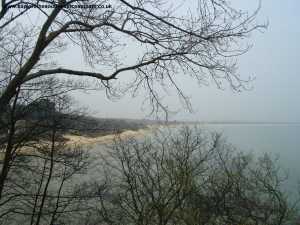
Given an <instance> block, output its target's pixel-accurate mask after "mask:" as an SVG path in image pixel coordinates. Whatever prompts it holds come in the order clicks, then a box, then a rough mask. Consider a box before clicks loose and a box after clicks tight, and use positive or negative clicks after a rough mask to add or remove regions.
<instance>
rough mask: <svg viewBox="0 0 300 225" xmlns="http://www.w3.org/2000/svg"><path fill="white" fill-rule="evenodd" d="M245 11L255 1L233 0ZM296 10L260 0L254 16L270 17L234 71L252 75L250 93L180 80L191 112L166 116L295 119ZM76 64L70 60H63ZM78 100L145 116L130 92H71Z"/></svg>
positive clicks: (99, 112) (109, 113)
mask: <svg viewBox="0 0 300 225" xmlns="http://www.w3.org/2000/svg"><path fill="white" fill-rule="evenodd" d="M234 4H238V5H239V6H241V7H242V8H244V9H250V10H251V9H254V8H255V7H256V6H257V1H253V0H247V1H246V0H243V1H239V0H235V1H234ZM299 8H300V1H299V0H286V1H279V0H262V8H261V11H260V14H259V17H258V20H259V21H260V22H262V23H264V22H266V21H269V27H268V29H267V30H266V32H264V33H263V34H261V33H256V34H255V35H253V36H252V37H251V39H250V40H249V42H251V43H253V44H254V46H253V48H252V49H251V50H250V52H248V53H247V54H246V55H243V56H242V57H240V60H239V72H240V73H241V74H242V76H244V77H248V76H250V75H254V76H255V77H256V80H255V81H254V82H253V83H252V84H253V86H254V89H253V90H252V91H244V92H242V93H233V92H232V91H231V90H230V89H228V88H227V90H225V91H222V90H218V89H217V88H216V87H215V85H213V84H212V85H210V86H209V87H205V86H203V87H201V88H199V87H198V86H197V85H196V84H195V82H194V81H192V80H187V79H185V78H183V80H182V84H183V89H184V91H185V93H186V94H187V95H188V96H190V97H191V102H192V105H193V108H194V113H192V114H191V113H188V112H187V111H185V110H184V109H181V110H180V112H178V113H177V114H176V115H173V116H172V117H171V119H177V120H250V121H294V122H300V118H299V115H300V106H299V96H300V76H299V75H300V66H299V64H300V62H299V58H300V57H299V52H300V43H299V40H300V24H299V23H300V13H299V12H298V11H299ZM68 60H69V61H70V62H71V61H72V64H74V63H76V62H74V60H73V59H72V58H70V59H68ZM76 98H77V100H78V101H79V103H80V104H83V105H85V106H88V107H89V108H90V110H91V111H92V112H93V115H96V116H100V117H126V118H145V116H146V115H147V114H146V113H145V111H144V110H143V109H142V108H141V106H142V100H143V99H142V98H140V97H137V98H134V99H132V98H131V97H130V96H127V97H124V98H122V99H120V100H118V101H115V102H112V101H109V100H107V99H106V98H105V95H104V93H103V92H92V93H90V94H88V95H86V94H82V93H81V94H76ZM168 102H169V105H170V107H171V108H172V109H180V106H179V105H178V101H176V96H174V97H168Z"/></svg>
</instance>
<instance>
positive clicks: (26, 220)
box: [0, 95, 97, 225]
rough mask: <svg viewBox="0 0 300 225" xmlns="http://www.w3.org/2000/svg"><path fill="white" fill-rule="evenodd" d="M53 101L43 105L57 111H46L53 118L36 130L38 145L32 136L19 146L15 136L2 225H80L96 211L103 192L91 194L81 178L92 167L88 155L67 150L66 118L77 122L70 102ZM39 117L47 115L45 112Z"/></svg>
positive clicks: (65, 99)
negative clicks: (93, 203)
mask: <svg viewBox="0 0 300 225" xmlns="http://www.w3.org/2000/svg"><path fill="white" fill-rule="evenodd" d="M50 99H51V100H52V101H51V102H42V103H43V104H44V103H47V104H49V103H53V107H49V108H46V110H47V111H46V112H45V113H47V115H44V116H43V120H42V121H38V122H37V121H35V123H34V125H35V126H34V128H35V129H37V128H39V132H38V133H36V134H38V137H37V141H35V138H32V137H31V139H29V138H28V139H27V140H26V142H25V141H24V143H23V144H22V143H21V142H16V143H15V141H16V140H15V139H16V137H14V140H13V141H14V142H13V145H12V146H13V151H12V152H11V157H10V161H9V163H8V165H7V173H6V174H4V173H2V174H3V175H2V176H1V179H3V186H2V189H1V194H2V195H1V200H0V211H1V213H0V222H2V223H3V224H30V225H33V224H35V225H39V224H49V225H53V224H57V223H60V222H59V221H64V222H66V221H72V220H74V221H75V222H79V221H82V220H80V217H79V215H81V216H84V215H85V214H86V213H88V212H91V210H92V209H93V206H92V204H91V200H93V199H95V198H96V197H97V192H92V191H89V188H88V187H87V185H88V183H83V182H82V179H81V176H82V175H84V174H85V173H86V169H87V167H88V165H89V164H90V163H91V162H90V161H89V160H88V155H87V152H86V151H84V149H83V148H82V147H81V146H70V145H66V143H65V141H66V140H65V139H64V138H63V134H64V133H65V131H66V129H68V127H66V119H69V120H71V119H76V118H75V117H72V115H71V114H70V111H69V107H70V105H69V98H68V97H66V96H61V95H55V96H51V98H50ZM43 107H45V106H43ZM43 109H44V110H45V108H43ZM67 112H68V114H67ZM38 113H39V115H41V114H43V111H42V108H39V112H38ZM31 122H32V121H31ZM37 124H38V125H39V126H38V125H37ZM31 128H33V126H32V127H31ZM26 133H27V134H28V133H29V132H28V131H26ZM33 134H34V133H31V135H33ZM28 136H29V137H30V135H28ZM5 163H6V162H5V161H4V162H3V168H6V167H5V165H6V164H5ZM2 171H3V170H2ZM4 175H5V176H4ZM76 216H78V217H77V218H78V219H77V221H76V220H75V219H74V218H76ZM74 221H73V223H72V222H69V223H70V224H71V223H72V224H76V223H75V222H74Z"/></svg>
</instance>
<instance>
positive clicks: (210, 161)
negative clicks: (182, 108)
mask: <svg viewBox="0 0 300 225" xmlns="http://www.w3.org/2000/svg"><path fill="white" fill-rule="evenodd" d="M103 160H104V162H105V163H104V168H105V171H106V177H107V188H106V191H103V193H102V198H101V207H99V208H100V209H99V214H101V216H102V217H103V219H104V221H105V224H124V223H126V224H159V225H167V224H186V225H192V224H199V225H204V224H206V225H211V224H234V225H238V224H249V225H252V224H253V225H254V224H261V225H266V224H270V225H271V224H272V225H274V224H292V223H291V221H292V219H293V218H294V217H293V216H294V215H293V213H295V212H294V209H295V208H294V206H292V205H290V203H289V202H288V200H287V196H286V195H285V194H284V192H283V190H282V185H283V184H284V180H285V176H284V173H282V172H283V171H282V170H280V169H279V168H278V166H277V164H276V163H275V162H274V161H273V160H271V158H270V157H269V156H267V155H265V156H262V157H260V158H258V159H255V158H254V157H253V156H252V155H248V154H243V153H239V152H237V151H236V150H235V149H234V148H233V147H232V146H231V145H229V144H227V143H226V142H224V140H223V139H222V138H221V136H220V135H218V134H213V135H212V136H207V134H204V133H203V132H201V131H200V130H198V129H196V130H193V129H191V128H183V129H181V130H180V131H178V132H176V133H173V134H171V136H170V135H166V134H165V133H162V134H160V135H157V136H156V138H152V139H146V140H144V141H141V140H136V139H131V140H127V141H124V140H123V141H122V140H117V141H116V144H115V145H113V147H112V148H110V149H109V150H108V152H107V153H106V154H104V156H103Z"/></svg>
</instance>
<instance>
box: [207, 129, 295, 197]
mask: <svg viewBox="0 0 300 225" xmlns="http://www.w3.org/2000/svg"><path fill="white" fill-rule="evenodd" d="M201 127H203V128H204V129H207V130H209V131H217V132H221V133H222V134H223V137H224V138H226V140H227V141H228V142H229V143H231V144H233V145H234V146H235V147H236V148H237V149H238V150H241V151H243V152H251V153H253V154H254V155H255V156H261V155H263V154H265V153H268V154H271V155H272V156H273V158H275V157H279V159H278V163H279V166H280V167H281V168H283V169H284V170H286V171H287V172H288V180H287V182H286V186H285V187H284V188H285V189H286V190H287V191H288V192H291V194H295V192H296V191H297V187H298V182H299V181H300V163H299V159H300V147H299V146H300V138H299V133H300V125H299V124H288V125H286V124H280V125H278V124H270V125H265V124H253V125H252V124H250V125H249V124H206V125H203V126H201Z"/></svg>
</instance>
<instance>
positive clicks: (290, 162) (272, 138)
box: [89, 124, 300, 198]
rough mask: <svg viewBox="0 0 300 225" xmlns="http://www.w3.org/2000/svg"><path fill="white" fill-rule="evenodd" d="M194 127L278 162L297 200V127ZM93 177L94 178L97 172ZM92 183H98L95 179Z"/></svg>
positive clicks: (299, 154)
mask: <svg viewBox="0 0 300 225" xmlns="http://www.w3.org/2000/svg"><path fill="white" fill-rule="evenodd" d="M191 126H192V127H193V126H194V125H191ZM196 126H197V127H198V128H201V129H203V130H204V131H211V132H219V133H222V136H223V138H225V139H226V141H227V142H229V143H230V144H232V145H233V146H235V147H236V148H237V150H238V151H242V152H245V153H252V154H254V156H257V157H259V156H262V155H264V154H265V153H268V154H270V155H271V156H272V158H278V161H277V164H278V165H279V166H280V167H281V168H282V169H283V170H284V171H285V172H287V173H288V180H287V181H285V183H284V185H283V189H284V191H285V192H287V193H288V195H289V196H290V197H291V198H294V197H299V195H298V194H297V192H298V190H299V191H300V188H298V187H299V181H300V124H200V125H196ZM179 127H180V126H171V128H167V130H168V131H170V129H171V130H172V129H175V130H176V129H178V128H179ZM163 129H166V128H163ZM145 135H146V136H147V135H150V136H151V132H150V133H148V132H146V133H145ZM139 138H141V136H139ZM101 148H103V145H102V146H101V145H98V146H96V147H95V148H94V149H93V150H94V151H92V152H94V153H96V155H97V152H98V153H99V152H102V151H99V150H100V149H101ZM96 157H97V156H96ZM97 158H98V157H97ZM99 160H100V159H99V158H98V159H97V160H95V164H94V165H92V167H93V168H94V169H96V167H97V166H98V165H99V162H100V161H99ZM100 170H101V169H100ZM98 171H99V170H98ZM91 172H92V171H90V172H89V177H92V176H91V174H92V173H91ZM95 174H97V172H96V170H95ZM93 179H97V175H96V176H95V177H94V178H93Z"/></svg>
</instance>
